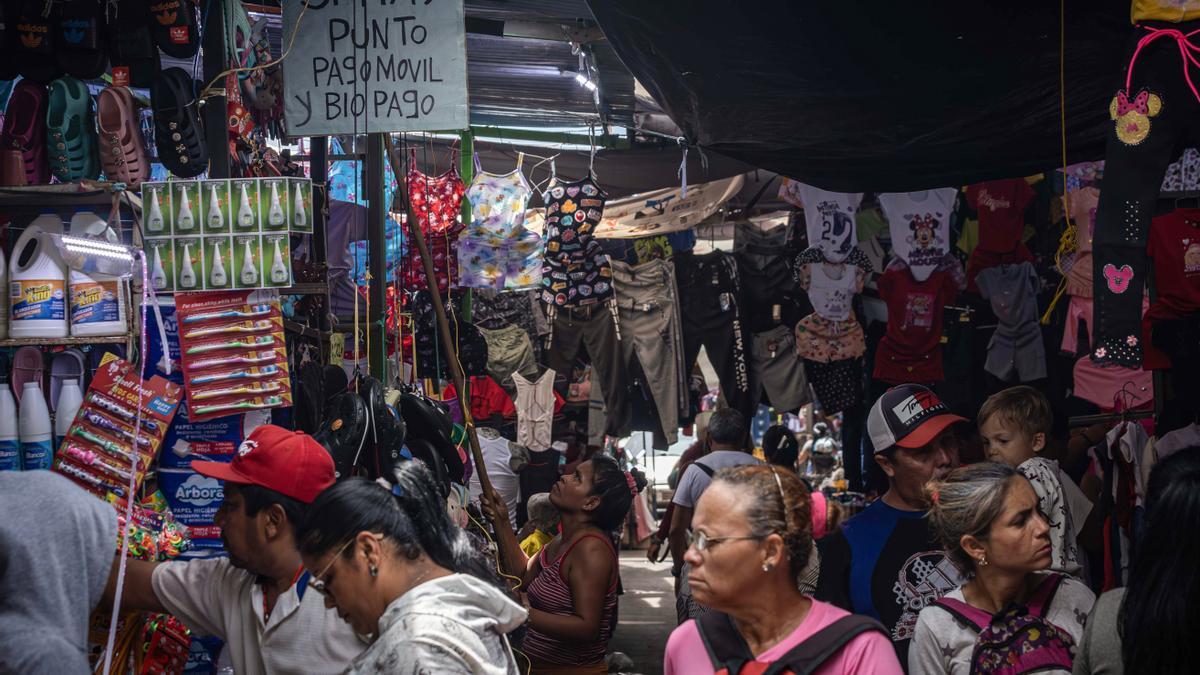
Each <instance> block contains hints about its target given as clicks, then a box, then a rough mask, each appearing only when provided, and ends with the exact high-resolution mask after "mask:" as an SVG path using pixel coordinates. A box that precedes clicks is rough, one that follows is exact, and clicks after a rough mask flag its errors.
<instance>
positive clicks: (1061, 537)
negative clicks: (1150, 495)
mask: <svg viewBox="0 0 1200 675" xmlns="http://www.w3.org/2000/svg"><path fill="white" fill-rule="evenodd" d="M978 421H979V433H980V435H981V436H983V447H984V452H985V453H986V454H987V458H988V459H989V460H991V461H994V462H1002V463H1004V464H1008V465H1010V466H1012V467H1015V468H1016V469H1017V470H1018V471H1020V472H1021V475H1023V476H1025V477H1026V478H1028V479H1029V482H1030V483H1031V484H1032V485H1033V490H1034V492H1036V493H1037V496H1038V507H1039V510H1040V511H1041V512H1042V515H1043V516H1045V517H1046V520H1047V522H1048V523H1049V525H1050V545H1051V547H1052V552H1051V556H1052V561H1051V563H1050V569H1052V570H1055V571H1057V572H1064V573H1067V574H1073V575H1078V574H1079V573H1080V572H1081V571H1082V566H1081V564H1080V556H1079V549H1078V545H1077V544H1076V541H1075V539H1076V537H1077V536H1078V534H1079V529H1078V528H1080V527H1082V526H1083V523H1084V521H1085V520H1086V519H1087V516H1088V513H1089V512H1090V511H1091V502H1089V501H1088V500H1087V497H1085V496H1084V495H1083V492H1081V491H1080V489H1079V486H1077V485H1075V483H1074V481H1072V480H1071V478H1070V477H1069V476H1067V475H1066V474H1065V473H1063V471H1062V470H1061V469H1059V468H1058V462H1056V461H1054V460H1052V459H1046V458H1045V457H1038V456H1037V453H1038V452H1040V451H1041V450H1042V449H1043V448H1045V447H1046V435H1047V434H1049V433H1050V431H1051V429H1052V427H1053V425H1054V414H1053V413H1052V412H1051V410H1050V402H1049V401H1047V400H1046V397H1045V396H1043V395H1042V393H1041V392H1039V391H1038V390H1036V389H1034V388H1032V387H1026V386H1019V387H1011V388H1009V389H1005V390H1004V391H1002V392H1000V393H998V394H994V395H992V396H991V397H989V398H988V400H987V401H985V402H984V404H983V407H982V408H980V409H979V420H978Z"/></svg>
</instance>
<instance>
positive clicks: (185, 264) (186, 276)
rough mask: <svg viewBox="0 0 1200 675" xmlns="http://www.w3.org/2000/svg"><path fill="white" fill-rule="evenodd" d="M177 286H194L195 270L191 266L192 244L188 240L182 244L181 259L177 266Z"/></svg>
mask: <svg viewBox="0 0 1200 675" xmlns="http://www.w3.org/2000/svg"><path fill="white" fill-rule="evenodd" d="M179 287H180V288H195V287H196V270H195V268H193V267H192V245H191V244H190V243H188V242H184V244H183V261H182V262H181V263H180V268H179Z"/></svg>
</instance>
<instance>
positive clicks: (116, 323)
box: [67, 211, 129, 337]
mask: <svg viewBox="0 0 1200 675" xmlns="http://www.w3.org/2000/svg"><path fill="white" fill-rule="evenodd" d="M71 236H73V237H80V238H87V239H97V240H100V241H104V242H107V243H110V244H115V243H117V242H118V241H119V239H118V238H117V234H116V233H115V232H113V230H112V228H110V227H109V226H108V222H107V221H105V220H104V219H103V218H101V217H99V216H97V215H96V214H94V213H91V212H88V211H83V212H80V213H77V214H75V216H74V217H73V218H71ZM67 277H68V281H69V284H68V285H69V289H70V296H71V306H70V312H71V335H74V336H76V337H96V336H101V335H124V334H125V333H126V331H128V330H129V327H128V324H127V321H126V317H125V311H126V310H125V305H126V302H125V282H124V281H122V280H121V279H120V278H118V277H115V276H111V275H108V274H99V273H97V272H84V271H82V270H76V269H72V270H70V271H69V272H68V275H67Z"/></svg>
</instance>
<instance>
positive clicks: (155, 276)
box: [150, 242, 167, 291]
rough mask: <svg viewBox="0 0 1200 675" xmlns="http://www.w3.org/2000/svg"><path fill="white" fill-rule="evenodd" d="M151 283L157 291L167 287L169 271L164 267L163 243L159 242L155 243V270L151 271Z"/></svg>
mask: <svg viewBox="0 0 1200 675" xmlns="http://www.w3.org/2000/svg"><path fill="white" fill-rule="evenodd" d="M150 283H152V284H154V290H156V291H161V290H162V289H164V288H166V287H167V271H166V270H164V269H163V264H162V244H161V243H159V242H155V243H154V271H152V272H151V273H150Z"/></svg>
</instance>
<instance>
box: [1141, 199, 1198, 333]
mask: <svg viewBox="0 0 1200 675" xmlns="http://www.w3.org/2000/svg"><path fill="white" fill-rule="evenodd" d="M1146 253H1147V255H1149V256H1150V257H1151V258H1153V261H1154V264H1153V267H1154V288H1155V290H1156V291H1158V299H1157V300H1156V301H1155V302H1154V304H1153V305H1151V306H1150V311H1149V312H1147V313H1146V316H1147V317H1148V318H1150V319H1151V320H1156V319H1182V318H1184V317H1186V316H1190V315H1191V314H1193V313H1195V312H1196V311H1198V310H1200V209H1178V210H1176V211H1173V212H1171V213H1168V214H1166V215H1164V216H1159V217H1157V218H1155V219H1154V220H1153V222H1152V223H1151V225H1150V243H1149V246H1148V247H1147V248H1146Z"/></svg>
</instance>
